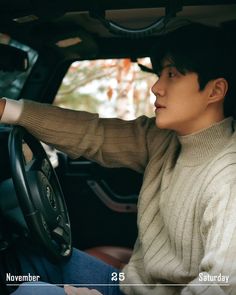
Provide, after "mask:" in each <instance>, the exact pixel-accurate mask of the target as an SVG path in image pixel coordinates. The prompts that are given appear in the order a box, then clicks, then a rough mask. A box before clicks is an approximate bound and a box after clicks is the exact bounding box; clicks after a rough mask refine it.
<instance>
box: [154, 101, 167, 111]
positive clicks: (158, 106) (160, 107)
mask: <svg viewBox="0 0 236 295" xmlns="http://www.w3.org/2000/svg"><path fill="white" fill-rule="evenodd" d="M155 107H156V109H155V112H156V111H159V110H161V109H165V108H166V107H164V106H163V105H161V104H159V103H155Z"/></svg>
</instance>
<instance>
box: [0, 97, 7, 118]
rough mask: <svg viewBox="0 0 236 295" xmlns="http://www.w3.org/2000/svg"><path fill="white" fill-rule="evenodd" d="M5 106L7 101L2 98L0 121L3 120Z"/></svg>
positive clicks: (0, 100)
mask: <svg viewBox="0 0 236 295" xmlns="http://www.w3.org/2000/svg"><path fill="white" fill-rule="evenodd" d="M5 105H6V99H4V98H0V120H1V118H2V114H3V112H4V109H5Z"/></svg>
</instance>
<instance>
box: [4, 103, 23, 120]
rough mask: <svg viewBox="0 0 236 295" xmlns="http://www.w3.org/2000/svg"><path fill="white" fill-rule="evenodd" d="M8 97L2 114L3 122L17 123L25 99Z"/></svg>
mask: <svg viewBox="0 0 236 295" xmlns="http://www.w3.org/2000/svg"><path fill="white" fill-rule="evenodd" d="M4 99H6V105H5V109H4V112H3V114H2V118H1V123H6V124H15V123H16V122H17V121H18V119H19V117H20V115H21V113H22V110H23V100H13V99H8V98H5V97H4Z"/></svg>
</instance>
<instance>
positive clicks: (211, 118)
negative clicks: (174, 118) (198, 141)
mask: <svg viewBox="0 0 236 295" xmlns="http://www.w3.org/2000/svg"><path fill="white" fill-rule="evenodd" d="M224 119H225V117H224V114H223V112H216V113H215V112H214V113H212V114H209V113H208V114H207V115H205V116H201V117H200V118H197V119H196V120H191V121H189V122H185V123H184V124H183V125H184V126H180V128H178V127H177V128H176V129H175V131H176V133H177V135H179V136H184V135H189V134H192V133H196V132H198V131H200V130H202V129H206V128H208V127H210V126H212V125H213V124H215V123H218V122H220V121H222V120H224Z"/></svg>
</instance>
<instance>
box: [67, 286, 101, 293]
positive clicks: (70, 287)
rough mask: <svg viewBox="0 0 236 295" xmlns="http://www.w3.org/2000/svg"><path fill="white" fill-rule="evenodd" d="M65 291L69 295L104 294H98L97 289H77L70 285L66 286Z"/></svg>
mask: <svg viewBox="0 0 236 295" xmlns="http://www.w3.org/2000/svg"><path fill="white" fill-rule="evenodd" d="M64 290H65V292H66V294H67V295H102V293H100V292H98V291H97V290H95V289H88V288H75V287H72V286H68V285H65V286H64Z"/></svg>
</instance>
